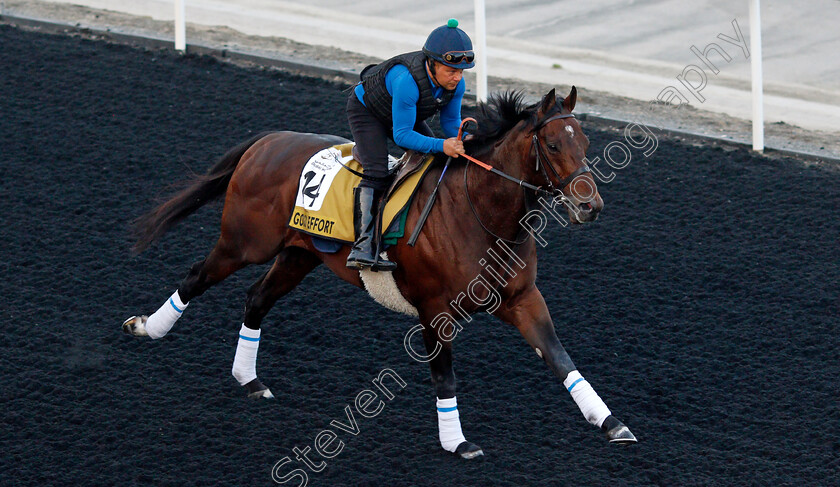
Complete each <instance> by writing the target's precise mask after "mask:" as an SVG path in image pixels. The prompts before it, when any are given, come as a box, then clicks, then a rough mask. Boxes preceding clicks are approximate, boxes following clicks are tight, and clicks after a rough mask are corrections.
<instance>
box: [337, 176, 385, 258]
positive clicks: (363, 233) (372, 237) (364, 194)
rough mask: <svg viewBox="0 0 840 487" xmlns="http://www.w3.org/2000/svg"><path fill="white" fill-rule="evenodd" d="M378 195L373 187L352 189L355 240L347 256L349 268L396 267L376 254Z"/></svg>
mask: <svg viewBox="0 0 840 487" xmlns="http://www.w3.org/2000/svg"><path fill="white" fill-rule="evenodd" d="M380 196H381V193H380V192H378V191H376V190H374V189H373V188H368V187H364V186H358V187H356V188H355V189H353V199H354V200H355V207H354V210H353V224H354V226H355V229H356V242H355V243H354V244H353V249H352V250H351V251H350V255H348V256H347V267H349V268H351V269H359V270H360V269H364V268H368V267H370V268H371V270H374V271H392V270H394V269H396V268H397V264H396V263H394V262H391V261H390V260H387V259H383V258H382V257H379V255H378V254H379V240H380V239H379V238H377V231H376V228H377V225H376V217H377V215H378V211H377V210H378V206H379V197H380Z"/></svg>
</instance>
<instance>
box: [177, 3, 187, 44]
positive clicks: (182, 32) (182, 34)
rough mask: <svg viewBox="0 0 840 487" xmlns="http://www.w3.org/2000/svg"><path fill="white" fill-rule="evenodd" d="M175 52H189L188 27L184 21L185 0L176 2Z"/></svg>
mask: <svg viewBox="0 0 840 487" xmlns="http://www.w3.org/2000/svg"><path fill="white" fill-rule="evenodd" d="M175 50H176V51H181V52H186V50H187V26H186V21H185V20H184V0H175Z"/></svg>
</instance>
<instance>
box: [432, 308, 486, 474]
mask: <svg viewBox="0 0 840 487" xmlns="http://www.w3.org/2000/svg"><path fill="white" fill-rule="evenodd" d="M423 314H426V313H423V312H422V311H421V315H423ZM438 316H440V315H438ZM447 316H448V315H447ZM422 321H423V345H424V346H425V348H426V353H427V355H426V357H429V358H431V360H429V367H430V368H431V372H432V384H434V386H435V394H436V395H437V415H438V436H439V438H440V445H441V446H442V447H443V449H444V450H446V451H449V452H452V453H454V454H456V455H458V456H460V457H461V458H465V459H468V460H469V459H472V458H475V457H478V456H481V455H484V451H482V449H481V448H480V447H479V446H478V445H476V444H474V443H472V442H470V441H467V439H466V438H464V434H463V432H462V431H461V417H460V415H459V413H458V402H457V399H456V398H455V388H456V387H455V371H454V370H453V368H452V340H451V337H452V336H454V335H452V334H453V332H454V330H448V329H446V328H445V327H447V326H452V325H451V324H446V323H439V322H436V321H435V320H434V319H432V320H422ZM438 321H440V320H438ZM433 325H436V327H433ZM448 337H449V339H447V338H448Z"/></svg>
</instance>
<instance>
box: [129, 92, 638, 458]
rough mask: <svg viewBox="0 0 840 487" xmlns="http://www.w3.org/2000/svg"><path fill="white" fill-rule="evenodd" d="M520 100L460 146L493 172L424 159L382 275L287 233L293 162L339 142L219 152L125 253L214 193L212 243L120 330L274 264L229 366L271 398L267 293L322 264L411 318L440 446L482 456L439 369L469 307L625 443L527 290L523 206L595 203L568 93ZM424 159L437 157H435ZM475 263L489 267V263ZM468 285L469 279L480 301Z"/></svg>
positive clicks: (503, 103) (486, 116)
mask: <svg viewBox="0 0 840 487" xmlns="http://www.w3.org/2000/svg"><path fill="white" fill-rule="evenodd" d="M523 99H524V95H523V94H522V93H521V92H505V93H502V94H496V95H493V96H492V97H491V98H490V100H489V101H488V102H487V103H482V104H479V107H478V112H479V114H478V117H477V118H478V129H477V130H475V131H473V133H472V134H471V138H470V139H469V140H467V141H465V149H466V153H467V154H469V155H471V156H472V157H473V158H475V160H479V161H483V164H485V165H489V166H492V167H493V172H491V171H486V170H482V169H481V168H480V167H478V165H476V164H474V163H472V162H469V161H466V160H465V158H464V157H458V158H456V159H453V161H454V164H452V167H451V168H449V173H448V174H446V177H445V178H443V179H442V181H439V179H440V176H441V173H442V168H441V166H442V164H438V163H440V162H442V161H438V160H436V161H435V163H434V164H433V166H432V167H431V169H429V173H428V174H427V176H426V177H425V178H424V180H423V181H422V183H421V186H420V187H419V188H418V190H417V192H416V193H415V197H414V200H413V203H412V204H411V206H410V207H409V210H408V211H409V213H408V216H407V220H406V229H413V228H414V227H415V226H416V225H417V222H418V218H419V216H420V213H421V209H420V208H421V207H422V206H423V202H425V201H427V199H428V197H429V195H430V194H431V193H432V192H433V191H434V190H435V186H436V184H435V183H436V182H439V184H440V186H439V189H438V193H437V202H436V203H435V205H434V206H433V207H432V210H431V212H430V213H429V214H428V219H427V220H426V222H425V225H424V226H423V227H422V231H421V233H420V234H419V238H418V239H417V241H416V243H415V245H414V246H410V245H408V244H407V242H406V240H407V239H405V238H402V239H400V240H399V241H398V242H397V244H396V245H393V246H391V247H389V248H387V250H385V252H386V255H387V258H388V259H390V260H392V261H394V262H397V263H398V267H397V269H396V270H395V271H393V272H378V273H374V272H372V271H370V270H365V271H361V272H360V271H357V270H352V269H348V268H347V267H346V266H345V261H346V258H347V254H348V252H349V246H344V247H343V248H342V249H341V250H339V251H337V252H334V253H326V252H322V251H320V250H318V248H316V245H315V243H313V239H312V238H311V237H310V236H308V235H306V234H304V233H301V232H298V231H296V230H293V229H291V228H289V226H288V222H289V217H290V215H291V212H292V210H293V208H294V205H295V195H296V191H297V186H298V180H299V175H300V173H301V170H302V168H303V166H304V164H305V163H306V161H307V160H308V159H309V158H310V157H311V156H312V155H314V154H315V153H317V152H318V151H320V150H322V149H324V148H327V147H330V146H333V145H337V144H342V143H346V142H348V141H347V140H345V139H343V138H340V137H336V136H332V135H319V134H308V133H296V132H273V133H268V134H260V135H258V136H256V137H254V138H252V139H251V140H249V141H247V142H244V143H243V144H241V145H239V146H237V147H235V148H233V149H231V150H230V151H229V152H228V153H227V154H225V155H224V156H223V157H222V158H221V159H220V160H219V161H218V162H217V163H216V164H215V165H214V166H213V167H212V168H211V169H210V170H209V171H208V172H207V173H206V174H204V175H200V176H196V177H195V178H194V179H193V180H192V181H191V182H190V183H189V184H188V186H186V188H185V189H183V190H182V191H181V192H179V193H177V194H176V195H175V196H174V197H172V198H171V199H170V200H168V201H166V202H164V203H162V204H161V205H160V206H158V207H157V208H155V209H154V210H152V211H151V212H149V213H148V214H146V215H144V216H142V217H141V218H139V219H138V221H137V222H136V227H135V228H136V230H137V236H138V240H137V243H136V244H135V249H136V250H137V251H142V250H143V249H145V248H146V247H148V246H149V245H150V244H151V243H152V242H153V241H154V240H156V239H157V238H159V237H160V236H161V235H163V234H164V232H166V231H167V230H168V229H169V228H170V227H171V226H172V225H174V224H175V223H177V222H178V221H180V220H181V219H183V218H185V217H187V216H188V215H190V214H191V213H193V212H194V211H196V210H197V209H198V208H200V207H201V206H203V205H204V204H206V203H207V202H209V201H211V200H212V199H214V198H217V197H219V196H221V195H223V194H224V195H225V201H224V208H223V211H222V221H221V234H220V236H219V240H218V241H217V242H216V245H215V247H214V248H213V249H212V250H211V251H210V253H209V255H207V256H206V258H204V259H203V260H201V261H199V262H196V263H195V264H193V265H192V267H191V268H190V270H189V272H188V274H187V276H186V277H185V278H184V280H183V281H182V282H181V284H180V285H179V286H178V289H177V291H176V292H175V293H174V294H173V295H172V297H171V298H170V299H169V300H168V301H167V302H165V303H164V304H163V305H162V306H161V307H160V309H159V310H158V311H157V312H155V313H154V314H152V315H151V316H149V317H146V316H133V317H131V318H129V319H128V320H126V321H125V322H124V323H123V330H124V331H125V332H126V333H129V334H132V335H136V336H150V337H152V338H160V337H162V336H163V335H165V334H166V332H168V331H169V329H171V327H172V326H173V324H174V323H175V320H177V319H178V318H179V317H180V316H181V314H182V313H183V311H184V309H185V308H186V306H187V305H188V304H189V303H190V302H192V301H193V300H194V299H195V298H197V297H198V296H201V295H202V294H203V293H204V292H205V291H207V289H208V288H210V287H211V286H213V285H215V284H217V283H219V282H221V281H222V280H223V279H225V278H226V277H228V276H229V275H231V273H233V272H235V271H237V270H239V269H241V268H243V267H245V266H247V265H250V264H261V263H265V262H268V261H269V260H270V259H272V258H273V259H274V263H273V265H272V266H271V268H270V269H269V270H268V271H267V272H266V273H265V274H264V275H263V276H262V277H261V278H260V279H259V280H258V281H257V282H256V283H255V284H254V285H253V286H252V287H251V288H250V290H249V291H248V296H247V300H246V304H245V317H244V323H243V325H242V328H241V332H240V340H239V346H238V347H237V352H236V356H235V358H234V366H233V375H234V377H235V378H236V379H237V380H238V381H239V383H240V384H241V385H243V386H244V387H245V388H246V390H247V392H248V395H249V396H250V397H254V398H271V397H273V396H272V394H271V391H270V390H269V389H268V388H267V387H266V386H265V385H263V384H262V382H261V381H260V380H259V379H258V378H257V375H256V368H255V364H256V355H257V347H258V344H259V341H258V340H259V335H260V324H261V321H262V319H263V318H264V317H265V315H266V314H267V313H268V311H269V309H270V308H271V307H272V306H273V305H274V303H275V302H276V301H277V300H278V299H279V298H281V297H283V296H284V295H285V294H287V293H288V292H289V291H291V290H292V289H293V288H295V287H296V286H297V285H298V284H299V283H300V282H301V280H302V279H303V278H304V276H306V275H307V274H308V273H309V272H310V271H312V270H313V269H315V268H316V267H317V266H318V265H320V264H322V263H323V264H326V265H327V267H329V268H330V270H332V271H333V272H334V273H335V274H336V275H337V276H338V277H340V278H341V279H344V280H345V281H347V282H349V283H351V284H353V285H355V286H358V287H360V288H363V289H364V288H365V287H367V288H368V291H369V292H371V294H372V295H374V297H375V298H377V296H376V295H375V293H374V292H373V290H372V288H373V287H376V285H372V284H370V283H371V282H373V280H374V278H375V280H377V281H378V282H379V283H380V284H382V283H384V285H385V286H388V285H390V286H391V289H390V291H391V297H392V298H394V299H396V300H397V301H399V304H398V305H394V304H393V303H391V304H389V305H388V306H389V307H392V308H393V309H398V310H401V311H403V312H406V313H408V314H415V315H417V316H418V317H419V321H420V324H419V325H417V326H416V327H415V328H417V330H416V331H417V332H418V333H421V335H422V339H423V343H424V346H425V349H426V355H422V354H417V353H416V352H415V355H422V357H420V358H418V357H414V358H416V359H418V360H422V361H428V363H429V366H430V368H431V376H432V383H433V385H434V388H435V392H436V393H437V397H438V414H439V418H438V419H439V424H438V426H439V434H440V440H441V445H442V446H443V447H444V449H446V450H448V451H450V452H453V453H456V454H458V455H460V456H461V457H463V458H474V457H475V456H478V455H481V454H482V453H483V452H482V450H481V449H480V448H479V447H478V446H477V445H475V444H473V443H470V442H468V441H466V440H465V438H464V436H463V434H462V432H461V426H460V420H459V417H458V412H457V403H456V401H455V388H456V383H455V373H454V372H453V368H452V337H453V336H454V334H455V333H457V329H458V327H459V326H460V325H458V323H457V321H458V320H459V319H460V320H462V321H469V320H471V318H470V316H471V315H472V314H474V313H478V312H481V311H485V312H488V313H491V314H493V315H494V316H496V317H498V318H499V319H501V320H502V321H504V322H507V323H510V324H512V325H514V326H515V327H516V328H517V329H518V330H519V331H520V332H521V333H522V335H523V336H524V338H525V340H526V341H527V342H528V344H529V345H530V346H531V347H532V348H533V349H534V351H535V352H536V354H537V355H538V356H539V357H541V358H542V359H543V360H544V361H545V362H546V364H547V365H548V367H549V368H550V369H551V370H552V371H553V372H554V373H555V374H556V375H557V377H559V378H560V380H561V381H563V383H564V385H565V386H566V388H567V389H568V390H569V392H570V394H571V396H572V399H573V400H574V401H575V402H576V403H577V405H578V407H579V408H580V410H581V412H582V413H583V414H584V416H585V417H586V419H587V420H588V421H589V422H590V423H592V424H593V425H595V426H596V427H598V428H600V429H601V431H603V432H604V433H605V434H606V436H607V439H608V440H609V441H610V442H611V443H619V444H628V443H635V442H636V438H635V436H634V435H633V434H632V433H631V432H630V430H629V429H628V428H627V427H626V426H625V425H624V424H623V423H622V422H621V421H619V420H618V419H617V418H616V417H615V416H613V415H612V413H611V412H610V410H609V409H608V408H607V406H606V405H605V404H604V402H603V401H602V400H601V399H600V397H599V396H598V394H597V393H596V392H595V391H594V390H593V388H592V386H591V385H590V384H589V383H588V382H587V381H586V380H585V379H583V377H582V376H581V374H580V373H579V372H578V371H577V368H576V367H575V365H574V363H573V362H572V360H571V358H570V357H569V355H568V353H567V352H566V350H565V349H564V348H563V346H562V344H561V343H560V340H559V339H558V337H557V334H556V333H555V330H554V324H553V323H552V320H551V316H550V315H549V311H548V308H547V306H546V303H545V300H544V299H543V296H542V295H541V294H540V291H539V290H538V289H537V287H536V285H535V280H536V271H537V251H536V242H535V232H534V231H532V230H533V228H534V227H533V224H530V226H529V225H526V224H525V223H526V220H527V219H528V218H529V215H530V216H537V217H539V216H540V215H536V214H535V213H534V212H535V211H537V212H539V211H540V210H535V209H534V208H535V207H537V205H535V204H534V203H535V202H536V201H537V200H538V199H540V200H541V201H539V202H540V203H541V205H542V207H543V208H545V209H546V210H548V209H553V208H554V207H555V206H557V208H562V207H564V206H565V209H566V213H568V216H569V219H570V220H571V222H573V223H577V224H580V223H585V222H591V221H593V220H595V219H596V218H597V216H598V212H599V211H600V210H601V209H602V208H603V204H604V203H603V200H602V199H601V196H600V195H599V194H598V192H597V187H596V185H595V181H594V179H593V178H592V176H591V173H590V172H589V167H588V165H587V164H586V162H585V155H586V150H587V148H588V146H589V140H588V138H587V137H586V135H584V133H583V131H582V130H581V127H580V125H579V123H578V121H577V120H576V119H575V117H574V115H573V114H572V110H573V109H574V107H575V101H576V99H577V90H576V88H575V87H572V89H571V92H570V94H569V96H567V97H566V98H565V99H563V100H561V101H560V102H559V103H558V101H557V100H556V99H555V91H554V90H553V89H552V90H551V91H550V92H549V93H548V94H546V95H545V96H544V97H543V98H542V100H541V101H540V102H537V103H534V104H532V105H526V104H525V103H524V101H523ZM436 157H437V158H438V159H443V158H444V155H443V154H440V155H438V156H436ZM581 187H582V188H585V189H586V191H581ZM546 202H548V205H546V204H545V203H546ZM556 203H560V204H559V205H555V204H556ZM554 211H555V213H554V215H555V216H557V215H559V213H557V212H556V210H554ZM542 217H543V218H545V216H544V214H543V215H542ZM453 222H457V224H453ZM488 255H489V256H495V258H493V259H488V258H487V257H488ZM366 276H367V277H368V278H369V279H370V280H366V279H365V278H366ZM476 282H480V283H481V284H482V286H481V288H482V290H483V292H482V293H480V294H481V295H482V296H483V297H482V296H479V293H478V292H477V290H478V289H479V286H478V285H477V284H476ZM465 291H466V292H467V293H466V294H465ZM467 294H469V296H467ZM467 298H469V299H467ZM377 299H378V300H379V299H380V298H377ZM456 316H457V319H456ZM409 348H410V346H409V344H408V338H407V341H406V349H407V350H409Z"/></svg>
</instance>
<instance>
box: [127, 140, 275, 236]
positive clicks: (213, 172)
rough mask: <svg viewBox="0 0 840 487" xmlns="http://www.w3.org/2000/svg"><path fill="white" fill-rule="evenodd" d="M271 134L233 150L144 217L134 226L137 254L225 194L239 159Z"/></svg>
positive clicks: (249, 141) (242, 144)
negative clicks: (177, 224) (256, 143)
mask: <svg viewBox="0 0 840 487" xmlns="http://www.w3.org/2000/svg"><path fill="white" fill-rule="evenodd" d="M268 134H269V132H263V133H261V134H259V135H256V136H254V137H253V138H251V139H250V140H248V141H246V142H243V143H241V144H239V145H238V146H236V147H234V148H233V149H231V150H229V151H228V152H227V154H225V155H224V156H222V158H221V159H219V160H218V162H216V164H214V165H213V167H211V168H210V170H209V171H207V174H202V175H198V176H195V177H194V178H193V179H191V180H188V181H186V182H185V184H186V187H185V188H184V189H182V190H181V191H179V192H178V193H177V194H176V195H175V196H173V197H172V198H171V199H169V200H168V201H165V202H164V203H161V204H160V205H159V206H158V207H157V208H155V209H154V210H152V211H150V212H148V213H146V214H145V215H143V216H141V217H140V218H138V219H137V220H136V221H135V222H134V234H135V236H136V237H137V242H136V243H135V244H134V251H135V252H138V253H139V252H142V251H144V250H146V248H148V247H149V245H151V244H152V242H154V241H155V240H157V239H158V238H160V237H161V236H162V235H163V234H164V233H166V231H167V230H169V229H170V228H172V227H173V226H174V225H175V224H176V223H178V222H179V221H181V220H183V219H184V218H186V217H188V216H190V215H191V214H193V213H194V212H195V211H196V210H197V209H199V208H201V207H202V206H204V205H205V204H207V203H209V202H210V201H213V200H214V199H216V198H218V197H219V196H221V195H223V194H225V192H226V191H227V187H228V183H230V178H231V176H232V175H233V171H234V169H236V165H237V164H239V159H241V158H242V155H243V154H245V151H247V150H248V149H249V148H250V147H251V146H252V145H254V143H255V142H256V141H258V140H260V139H262V138H263V137H265V136H266V135H268Z"/></svg>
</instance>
